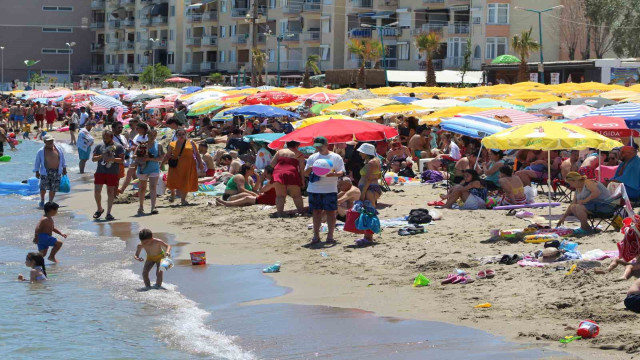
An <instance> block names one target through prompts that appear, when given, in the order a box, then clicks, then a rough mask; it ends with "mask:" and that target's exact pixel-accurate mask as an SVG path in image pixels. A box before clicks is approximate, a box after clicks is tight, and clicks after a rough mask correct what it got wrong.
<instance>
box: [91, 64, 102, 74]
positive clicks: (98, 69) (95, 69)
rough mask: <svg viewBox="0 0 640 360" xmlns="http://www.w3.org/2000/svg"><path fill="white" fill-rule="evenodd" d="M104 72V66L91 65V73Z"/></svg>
mask: <svg viewBox="0 0 640 360" xmlns="http://www.w3.org/2000/svg"><path fill="white" fill-rule="evenodd" d="M103 71H104V65H102V64H93V65H91V72H92V73H101V72H103Z"/></svg>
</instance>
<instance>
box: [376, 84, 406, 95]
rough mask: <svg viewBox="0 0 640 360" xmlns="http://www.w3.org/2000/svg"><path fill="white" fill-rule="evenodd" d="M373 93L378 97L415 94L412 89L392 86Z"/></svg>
mask: <svg viewBox="0 0 640 360" xmlns="http://www.w3.org/2000/svg"><path fill="white" fill-rule="evenodd" d="M371 92H372V93H373V94H375V95H378V96H387V95H397V94H405V93H407V94H408V93H410V92H413V89H412V88H409V87H406V86H390V87H379V88H375V89H371Z"/></svg>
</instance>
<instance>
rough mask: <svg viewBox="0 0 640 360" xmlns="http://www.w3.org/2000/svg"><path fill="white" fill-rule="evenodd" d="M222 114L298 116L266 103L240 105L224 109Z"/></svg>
mask: <svg viewBox="0 0 640 360" xmlns="http://www.w3.org/2000/svg"><path fill="white" fill-rule="evenodd" d="M224 115H244V116H260V117H283V116H289V117H295V118H299V117H300V116H299V115H298V114H296V113H293V112H290V111H287V110H283V109H279V108H277V107H275V106H267V105H249V106H240V107H237V108H235V109H231V110H227V111H225V112H224Z"/></svg>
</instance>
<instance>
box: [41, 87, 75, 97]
mask: <svg viewBox="0 0 640 360" xmlns="http://www.w3.org/2000/svg"><path fill="white" fill-rule="evenodd" d="M69 93H71V90H69V89H53V90H51V91H49V92H47V94H46V95H45V96H44V97H46V98H49V99H54V98H59V97H64V96H67V95H69Z"/></svg>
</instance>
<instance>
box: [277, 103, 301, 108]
mask: <svg viewBox="0 0 640 360" xmlns="http://www.w3.org/2000/svg"><path fill="white" fill-rule="evenodd" d="M273 106H275V107H277V108H280V109H295V108H297V107H298V106H300V103H299V102H288V103H284V104H278V105H273Z"/></svg>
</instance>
